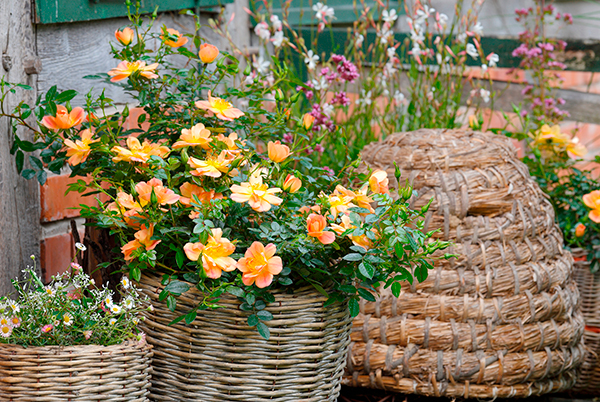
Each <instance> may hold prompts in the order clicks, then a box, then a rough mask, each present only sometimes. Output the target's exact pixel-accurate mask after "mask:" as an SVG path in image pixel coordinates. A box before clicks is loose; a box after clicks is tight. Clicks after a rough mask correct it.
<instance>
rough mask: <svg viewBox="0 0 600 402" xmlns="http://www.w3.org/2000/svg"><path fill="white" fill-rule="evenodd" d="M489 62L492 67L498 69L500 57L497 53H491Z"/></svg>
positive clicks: (488, 58)
mask: <svg viewBox="0 0 600 402" xmlns="http://www.w3.org/2000/svg"><path fill="white" fill-rule="evenodd" d="M487 61H488V64H489V65H490V67H496V65H497V63H498V62H499V61H500V56H498V55H497V54H496V53H490V54H489V55H488V57H487Z"/></svg>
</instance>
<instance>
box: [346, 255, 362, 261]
mask: <svg viewBox="0 0 600 402" xmlns="http://www.w3.org/2000/svg"><path fill="white" fill-rule="evenodd" d="M343 259H344V260H346V261H360V260H362V259H363V256H362V255H360V254H358V253H350V254H346V255H345V256H344V258H343Z"/></svg>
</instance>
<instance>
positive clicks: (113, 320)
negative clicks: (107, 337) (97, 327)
mask: <svg viewBox="0 0 600 402" xmlns="http://www.w3.org/2000/svg"><path fill="white" fill-rule="evenodd" d="M108 323H109V324H110V325H115V324H116V323H117V319H116V318H111V319H110V320H108Z"/></svg>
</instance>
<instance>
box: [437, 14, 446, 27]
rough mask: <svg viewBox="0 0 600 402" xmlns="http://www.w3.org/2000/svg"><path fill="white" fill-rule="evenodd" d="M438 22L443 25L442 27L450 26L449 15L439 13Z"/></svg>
mask: <svg viewBox="0 0 600 402" xmlns="http://www.w3.org/2000/svg"><path fill="white" fill-rule="evenodd" d="M438 23H439V24H440V25H441V26H442V28H446V26H448V16H447V15H446V14H444V13H439V14H438Z"/></svg>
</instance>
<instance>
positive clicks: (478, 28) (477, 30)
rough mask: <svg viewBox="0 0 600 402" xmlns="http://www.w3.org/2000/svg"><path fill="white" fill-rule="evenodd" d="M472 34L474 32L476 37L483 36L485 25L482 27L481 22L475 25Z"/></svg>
mask: <svg viewBox="0 0 600 402" xmlns="http://www.w3.org/2000/svg"><path fill="white" fill-rule="evenodd" d="M471 32H473V33H474V34H476V35H480V36H481V35H483V25H481V22H478V23H477V24H475V26H474V27H473V28H472V29H471Z"/></svg>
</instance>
